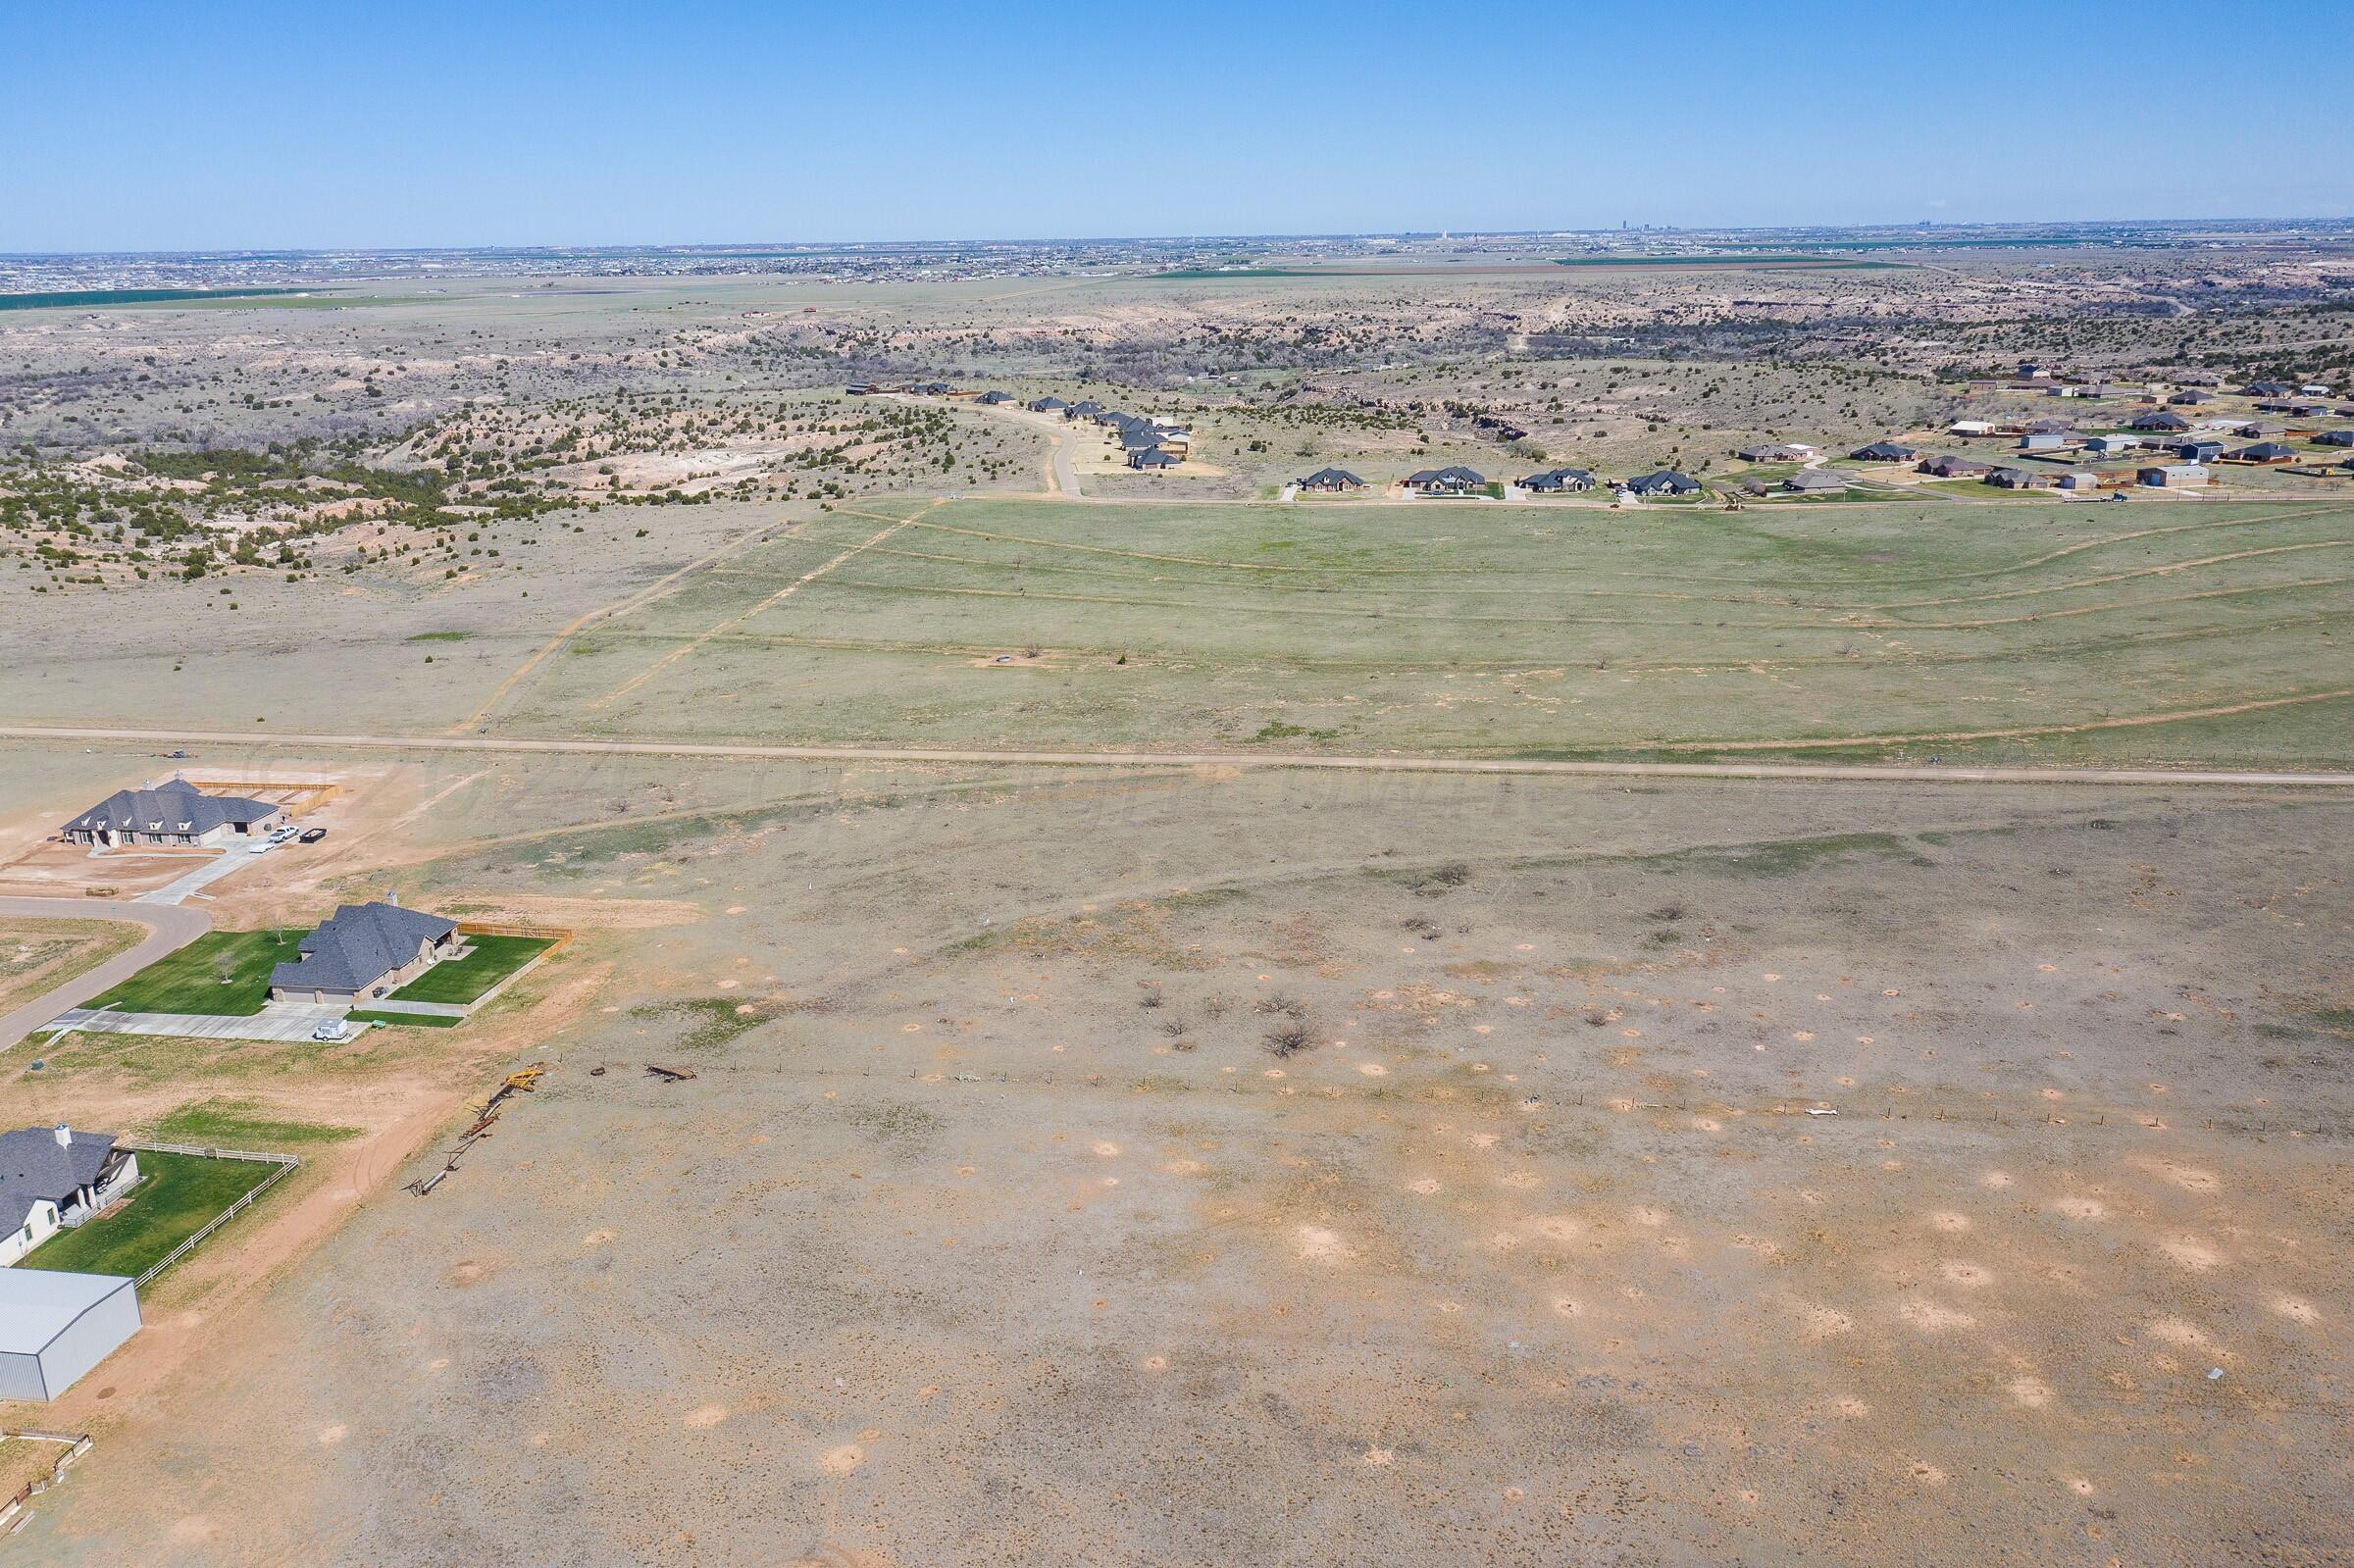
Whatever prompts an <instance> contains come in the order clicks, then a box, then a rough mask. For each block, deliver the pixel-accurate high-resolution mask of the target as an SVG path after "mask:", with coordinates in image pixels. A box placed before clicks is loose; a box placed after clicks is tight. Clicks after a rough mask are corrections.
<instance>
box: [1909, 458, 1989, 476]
mask: <svg viewBox="0 0 2354 1568" xmlns="http://www.w3.org/2000/svg"><path fill="white" fill-rule="evenodd" d="M1915 467H1916V468H1917V469H1918V471H1919V472H1920V473H1922V474H1926V475H1928V476H1929V477H1930V478H1932V479H1940V480H1972V479H1976V478H1978V477H1979V476H1980V475H1984V474H1991V473H1993V472H1994V465H1993V464H1992V463H1981V462H1979V461H1978V460H1977V459H1976V458H1974V457H1929V458H1923V459H1921V461H1920V462H1919V464H1917V465H1915Z"/></svg>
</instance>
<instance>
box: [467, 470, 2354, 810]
mask: <svg viewBox="0 0 2354 1568" xmlns="http://www.w3.org/2000/svg"><path fill="white" fill-rule="evenodd" d="M2350 551H2354V508H2349V507H2340V506H2328V505H2321V504H2312V505H2305V506H2261V505H2249V506H2240V507H2227V506H2220V505H2219V506H2194V507H2162V506H2161V507H2147V508H2142V509H2139V510H2133V509H2127V508H2097V507H2078V506H2070V505H2066V504H2062V503H2056V502H2055V503H2042V504H2021V505H2020V506H2017V507H1986V508H1969V509H1965V508H1960V507H1946V506H1939V505H1936V504H1934V503H1919V502H1911V503H1904V502H1890V503H1887V504H1863V503H1858V504H1852V505H1845V506H1839V507H1832V508H1805V509H1799V508H1789V509H1780V510H1769V509H1753V510H1750V511H1746V512H1742V513H1737V514H1734V513H1725V512H1722V511H1720V510H1716V509H1705V510H1704V509H1669V508H1664V507H1660V508H1643V509H1639V510H1633V511H1612V510H1609V509H1606V508H1599V507H1592V508H1569V507H1560V508H1554V509H1539V508H1526V509H1518V508H1505V507H1495V506H1476V505H1465V506H1453V507H1448V506H1431V505H1421V506H1378V505H1375V506H1328V507H1315V508H1303V507H1271V506H1270V507H1248V506H1244V507H1234V506H1195V507H1186V506H1160V507H1151V508H1142V507H1115V506H1100V505H1098V506H1076V505H1068V504H1060V505H1049V504H1021V503H1007V502H981V501H968V502H950V503H947V504H940V505H924V506H915V505H910V504H906V503H899V504H895V505H890V506H877V507H857V508H842V509H838V510H836V511H834V512H831V513H829V514H827V515H825V516H824V517H822V518H821V519H819V520H817V521H815V522H812V523H810V524H807V525H804V526H801V527H799V528H796V529H794V530H793V531H791V532H789V533H787V534H785V535H783V536H782V537H779V538H776V539H773V540H770V541H768V542H765V543H763V544H761V545H759V546H758V547H756V548H754V549H751V550H747V551H744V552H742V553H740V554H737V555H735V556H733V557H731V558H730V559H729V560H728V561H727V562H725V563H724V564H720V565H716V566H713V567H712V568H710V569H708V570H699V571H696V572H693V573H691V574H689V575H688V576H686V577H685V578H682V579H681V580H679V581H678V582H675V583H673V584H672V586H671V587H670V588H669V589H668V590H667V591H665V592H664V593H662V594H660V595H658V596H656V597H653V598H651V599H649V600H647V601H646V602H644V603H642V604H640V605H639V606H637V607H636V608H634V609H633V610H631V611H630V612H629V613H628V614H626V615H622V616H617V617H613V618H610V619H608V620H605V621H603V622H601V623H600V624H599V625H598V626H597V627H596V628H595V629H594V630H592V631H590V632H586V633H584V634H583V635H580V636H578V637H575V638H573V639H571V640H569V641H568V642H567V644H566V645H565V647H564V649H563V651H562V652H561V653H560V654H558V655H556V656H554V657H551V658H549V659H547V660H545V661H544V662H543V663H542V664H541V665H540V666H539V667H538V669H537V673H536V674H535V675H534V676H533V678H532V679H531V680H530V681H529V682H528V683H524V684H522V685H520V686H518V687H517V688H516V689H515V690H514V691H513V692H512V693H511V694H510V696H509V699H508V700H507V702H506V703H505V705H504V706H503V707H502V708H501V709H500V710H499V711H498V713H497V714H496V715H495V720H496V724H497V728H498V730H499V732H500V733H517V734H568V733H588V734H596V735H610V736H665V737H675V738H694V739H710V738H719V737H751V736H763V737H776V738H791V739H794V740H806V741H812V742H855V741H897V742H905V743H920V744H926V745H947V746H956V745H969V746H981V747H997V748H1008V749H1011V748H1020V747H1024V746H1029V747H1033V748H1036V747H1057V746H1062V747H1080V748H1084V747H1091V746H1093V747H1123V746H1127V747H1140V746H1142V747H1149V746H1153V745H1158V746H1163V747H1167V748H1175V749H1183V748H1188V747H1201V748H1207V749H1233V748H1251V747H1260V746H1266V747H1274V748H1278V749H1287V748H1288V749H1310V750H1327V751H1342V752H1352V751H1355V752H1364V753H1380V752H1385V751H1417V752H1427V753H1452V754H1459V755H1469V756H1595V755H1608V754H1612V753H1628V752H1639V753H1646V754H1651V753H1657V754H1661V755H1673V756H1680V757H1690V758H1700V757H1710V756H1717V755H1738V754H1751V753H1754V752H1756V751H1758V750H1761V749H1774V748H1785V747H1786V748H1789V749H1792V750H1793V751H1794V752H1805V751H1811V750H1814V749H1821V748H1837V747H1850V748H1856V749H1858V750H1860V751H1864V752H1868V753H1870V754H1875V755H1885V756H1887V757H1889V758H1891V759H1902V760H1919V759H1921V758H1923V757H1925V756H1928V755H1932V754H1941V753H1948V752H1950V751H1951V750H1952V749H1953V748H1954V747H1956V746H1958V745H1975V746H1979V747H1982V748H1991V749H1994V750H1997V751H1999V753H2000V754H2002V755H2005V756H2009V757H2013V758H2016V759H2021V760H2070V759H2075V758H2082V757H2098V758H2102V759H2165V760H2179V761H2191V760H2207V761H2212V760H2220V759H2223V758H2232V757H2236V758H2243V759H2263V760H2266V761H2269V762H2280V763H2293V762H2295V761H2297V760H2299V759H2303V760H2306V761H2311V762H2339V763H2342V762H2345V761H2347V760H2348V759H2349V758H2354V751H2349V749H2348V737H2349V736H2350V735H2354V723H2350V722H2349V720H2350V719H2354V645H2350V644H2349V643H2348V642H2347V641H2346V639H2345V635H2344V628H2345V626H2346V625H2347V624H2348V615H2349V612H2354V554H2350V553H2349V552H2350ZM1000 661H1003V662H1000Z"/></svg>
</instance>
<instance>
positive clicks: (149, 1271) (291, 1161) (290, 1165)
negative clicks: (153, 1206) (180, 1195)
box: [121, 1138, 302, 1287]
mask: <svg viewBox="0 0 2354 1568" xmlns="http://www.w3.org/2000/svg"><path fill="white" fill-rule="evenodd" d="M121 1141H122V1143H123V1145H124V1146H125V1147H126V1148H131V1149H154V1150H155V1151H156V1152H157V1153H159V1154H195V1155H200V1156H202V1157H203V1158H205V1159H209V1160H256V1161H260V1162H261V1163H263V1164H267V1165H275V1166H276V1167H278V1168H277V1169H276V1170H274V1171H272V1172H271V1173H270V1174H269V1175H268V1176H265V1177H263V1178H262V1179H261V1181H259V1182H257V1183H255V1184H254V1185H253V1186H252V1187H251V1188H249V1189H246V1192H245V1195H244V1196H243V1197H241V1198H239V1199H237V1200H236V1201H235V1202H234V1203H231V1204H230V1206H229V1207H228V1208H226V1209H223V1210H222V1211H221V1212H220V1213H218V1214H216V1215H214V1216H213V1217H212V1219H211V1220H210V1221H208V1222H207V1223H206V1224H205V1226H204V1228H203V1229H202V1230H200V1231H198V1232H196V1233H195V1234H194V1235H193V1236H190V1237H189V1238H187V1239H185V1240H183V1241H181V1242H180V1243H179V1245H178V1246H176V1247H174V1248H173V1249H172V1250H171V1251H170V1252H168V1253H166V1254H165V1255H164V1256H162V1257H160V1258H158V1259H156V1260H155V1262H153V1263H151V1264H149V1265H148V1266H147V1268H146V1270H145V1272H143V1273H141V1274H140V1275H139V1276H138V1277H137V1278H136V1279H134V1280H133V1281H132V1282H131V1284H132V1285H133V1286H134V1287H136V1286H143V1285H145V1284H146V1283H147V1282H148V1281H149V1280H152V1279H154V1278H155V1277H156V1276H157V1275H159V1274H161V1273H163V1272H164V1270H166V1269H168V1268H170V1267H171V1266H172V1265H173V1264H175V1263H178V1262H179V1260H180V1259H181V1258H184V1257H186V1256H187V1255H188V1254H189V1253H190V1252H193V1251H195V1250H196V1247H197V1243H199V1242H201V1241H202V1240H204V1239H205V1238H206V1237H209V1236H211V1235H212V1234H213V1233H214V1232H215V1231H218V1230H219V1229H221V1227H223V1226H224V1225H227V1224H228V1223H229V1222H230V1221H231V1220H233V1219H235V1218H236V1217H237V1216H238V1215H240V1214H242V1213H244V1212H245V1210H246V1209H247V1208H248V1207H250V1206H251V1205H252V1203H253V1201H254V1199H256V1198H258V1197H260V1196H261V1195H262V1194H263V1193H264V1192H267V1191H269V1190H270V1189H272V1188H274V1187H276V1186H277V1185H278V1184H279V1183H281V1182H282V1181H284V1180H285V1179H286V1177H287V1176H288V1175H290V1174H292V1172H293V1171H294V1169H295V1168H296V1167H297V1166H299V1165H301V1164H302V1161H301V1159H300V1158H298V1157H297V1156H295V1155H292V1154H260V1153H256V1152H255V1151H253V1150H252V1149H240V1148H205V1147H201V1146H199V1145H197V1144H194V1143H160V1142H150V1141H147V1140H145V1139H137V1140H133V1139H129V1138H125V1139H122V1140H121Z"/></svg>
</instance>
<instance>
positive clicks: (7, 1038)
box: [0, 898, 213, 1051]
mask: <svg viewBox="0 0 2354 1568" xmlns="http://www.w3.org/2000/svg"><path fill="white" fill-rule="evenodd" d="M26 919H30V920H128V921H130V922H132V923H133V924H135V925H140V926H144V927H146V928H147V939H146V940H145V941H143V942H141V943H139V944H138V945H137V946H136V947H133V948H132V949H131V950H130V951H129V952H127V953H119V954H117V955H116V956H114V957H113V958H110V959H108V960H107V961H106V962H105V963H103V964H100V965H99V966H98V967H97V968H96V969H93V970H89V971H87V972H86V973H84V974H79V975H77V976H75V977H74V978H73V979H72V980H69V981H67V982H66V983H65V984H64V985H63V986H57V987H56V988H55V989H53V990H51V991H50V992H49V993H48V994H47V995H44V996H39V997H36V998H34V999H33V1000H31V1001H29V1002H26V1004H25V1005H24V1006H22V1007H20V1008H18V1009H17V1010H16V1011H15V1012H13V1013H10V1014H9V1015H7V1016H6V1017H5V1018H0V1051H4V1050H7V1049H8V1048H9V1047H10V1046H12V1045H14V1044H16V1042H17V1041H19V1040H21V1039H23V1038H24V1037H26V1036H27V1035H29V1034H31V1033H32V1032H33V1031H34V1030H36V1029H38V1028H40V1027H41V1026H42V1025H43V1024H46V1023H47V1022H49V1020H51V1019H52V1018H55V1017H56V1016H57V1015H58V1014H60V1013H62V1012H64V1011H65V1010H66V1009H67V1008H69V1007H79V1006H80V1005H81V1004H82V1003H83V1002H86V1001H88V1000H89V999H90V998H91V997H93V996H95V995H97V994H98V993H99V992H100V991H102V990H105V989H106V988H107V987H108V986H113V985H115V984H116V983H117V982H119V981H126V980H128V979H129V978H130V977H131V976H133V975H135V974H137V973H138V972H139V971H140V970H142V969H145V968H146V967H147V966H148V965H149V964H152V963H154V962H155V961H156V960H157V959H159V958H161V957H163V956H164V955H165V954H166V953H176V952H178V951H179V949H181V948H182V947H185V946H186V945H187V944H188V943H190V942H192V941H194V940H195V939H196V938H197V937H199V936H203V935H204V934H205V933H206V932H208V931H211V930H212V929H213V917H212V916H210V915H208V914H206V913H205V912H204V911H203V910H201V909H189V908H186V907H184V906H182V905H179V904H125V903H116V902H115V901H113V900H111V899H108V900H103V901H102V900H99V899H95V898H0V920H26Z"/></svg>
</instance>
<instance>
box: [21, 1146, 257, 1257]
mask: <svg viewBox="0 0 2354 1568" xmlns="http://www.w3.org/2000/svg"><path fill="white" fill-rule="evenodd" d="M138 1153H139V1180H138V1183H137V1185H136V1186H134V1187H132V1188H131V1189H130V1193H129V1196H128V1199H127V1200H126V1201H125V1203H124V1205H123V1207H122V1208H121V1210H119V1211H118V1212H116V1213H114V1214H110V1215H108V1216H107V1217H106V1218H104V1219H100V1220H92V1221H91V1222H90V1223H89V1224H87V1225H84V1226H82V1227H80V1228H79V1229H77V1230H72V1231H60V1232H59V1233H58V1234H57V1235H56V1236H53V1237H51V1238H50V1239H48V1240H46V1241H43V1242H42V1243H41V1244H40V1245H39V1246H36V1247H34V1248H33V1249H32V1251H31V1253H30V1254H29V1255H28V1256H27V1257H26V1259H25V1261H24V1262H23V1263H22V1264H21V1265H19V1266H20V1267H22V1268H27V1269H53V1270H56V1271H59V1272H61V1273H67V1274H123V1275H131V1276H136V1275H138V1274H139V1273H140V1272H142V1271H143V1270H145V1269H146V1268H147V1267H148V1266H149V1265H151V1264H154V1263H157V1262H160V1261H161V1260H162V1259H163V1258H164V1257H165V1256H166V1255H167V1254H168V1253H170V1252H171V1250H172V1249H173V1248H174V1247H176V1246H178V1245H179V1243H180V1242H182V1241H184V1240H186V1239H188V1238H189V1237H191V1236H193V1235H195V1234H196V1233H197V1232H198V1231H200V1230H202V1229H204V1227H205V1226H206V1225H208V1224H210V1223H211V1222H212V1220H213V1218H214V1216H216V1215H218V1214H219V1213H221V1211H222V1210H224V1209H226V1208H228V1207H229V1206H230V1204H231V1203H234V1202H235V1201H236V1200H237V1199H238V1198H241V1197H243V1196H244V1195H245V1194H246V1193H247V1192H250V1191H252V1190H253V1189H255V1188H257V1187H259V1186H261V1185H262V1183H263V1182H265V1181H267V1180H269V1177H270V1173H271V1171H272V1169H273V1167H271V1166H268V1165H265V1164H262V1163H261V1162H260V1161H258V1160H216V1159H209V1158H207V1157H205V1156H204V1155H201V1154H166V1153H163V1152H161V1151H160V1150H156V1149H141V1150H139V1151H138Z"/></svg>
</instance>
